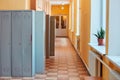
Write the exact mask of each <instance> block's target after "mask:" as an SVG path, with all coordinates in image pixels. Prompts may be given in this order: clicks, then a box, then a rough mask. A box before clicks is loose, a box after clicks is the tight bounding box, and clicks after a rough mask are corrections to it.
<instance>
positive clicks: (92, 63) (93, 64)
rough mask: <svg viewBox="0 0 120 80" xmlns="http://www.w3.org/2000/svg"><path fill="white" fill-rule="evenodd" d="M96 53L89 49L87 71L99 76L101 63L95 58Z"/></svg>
mask: <svg viewBox="0 0 120 80" xmlns="http://www.w3.org/2000/svg"><path fill="white" fill-rule="evenodd" d="M97 57H99V56H98V55H96V54H95V53H94V52H92V51H89V64H88V67H89V73H90V75H91V76H101V63H100V62H99V61H98V60H97Z"/></svg>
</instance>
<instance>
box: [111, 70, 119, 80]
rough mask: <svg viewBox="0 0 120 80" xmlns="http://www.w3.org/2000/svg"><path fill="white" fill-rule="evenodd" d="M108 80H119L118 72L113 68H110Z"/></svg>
mask: <svg viewBox="0 0 120 80" xmlns="http://www.w3.org/2000/svg"><path fill="white" fill-rule="evenodd" d="M109 80H120V73H118V72H117V71H114V70H110V73H109Z"/></svg>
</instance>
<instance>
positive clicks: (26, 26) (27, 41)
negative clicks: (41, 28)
mask: <svg viewBox="0 0 120 80" xmlns="http://www.w3.org/2000/svg"><path fill="white" fill-rule="evenodd" d="M33 13H34V12H32V11H13V12H12V76H15V77H17V76H18V77H30V76H33V75H34V74H35V70H34V68H35V65H34V64H35V63H34V61H35V60H34V59H35V58H34V57H35V56H34V54H35V53H34V52H33V51H32V27H34V22H33V21H34V19H33V18H34V17H33V15H34V14H33Z"/></svg>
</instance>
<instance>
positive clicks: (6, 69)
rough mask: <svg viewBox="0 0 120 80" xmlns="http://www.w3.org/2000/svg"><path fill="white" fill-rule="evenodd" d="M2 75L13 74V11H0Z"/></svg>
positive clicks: (0, 64)
mask: <svg viewBox="0 0 120 80" xmlns="http://www.w3.org/2000/svg"><path fill="white" fill-rule="evenodd" d="M0 76H11V12H9V11H3V12H0Z"/></svg>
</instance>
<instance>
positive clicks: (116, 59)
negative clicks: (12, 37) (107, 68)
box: [107, 55, 120, 68]
mask: <svg viewBox="0 0 120 80" xmlns="http://www.w3.org/2000/svg"><path fill="white" fill-rule="evenodd" d="M107 58H108V59H109V60H110V61H111V62H112V63H113V64H114V65H116V66H117V67H118V68H120V56H110V55H107Z"/></svg>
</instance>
